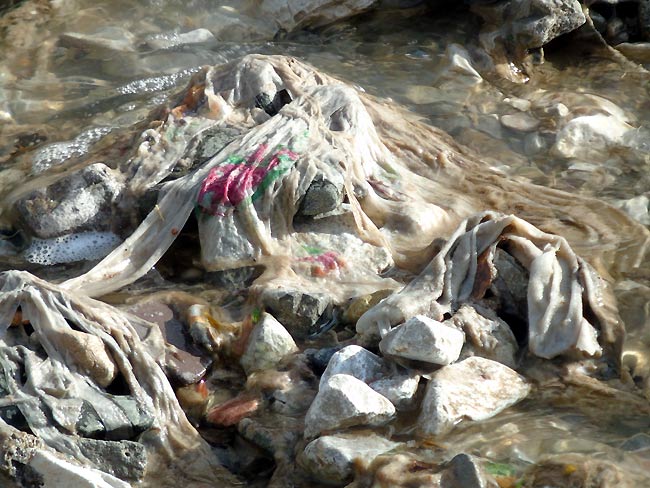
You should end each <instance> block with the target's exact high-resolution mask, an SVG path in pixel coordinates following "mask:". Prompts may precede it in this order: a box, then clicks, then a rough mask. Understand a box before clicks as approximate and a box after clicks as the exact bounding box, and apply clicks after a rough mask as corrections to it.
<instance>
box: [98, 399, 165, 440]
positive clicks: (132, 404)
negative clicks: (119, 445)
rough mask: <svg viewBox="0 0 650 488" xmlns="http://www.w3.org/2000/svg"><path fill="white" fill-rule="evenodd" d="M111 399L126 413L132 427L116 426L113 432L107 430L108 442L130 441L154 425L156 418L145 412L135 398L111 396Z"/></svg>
mask: <svg viewBox="0 0 650 488" xmlns="http://www.w3.org/2000/svg"><path fill="white" fill-rule="evenodd" d="M110 399H111V400H112V401H113V403H115V404H116V405H117V407H119V408H120V410H121V411H122V412H123V413H124V415H125V416H126V418H127V419H128V421H129V422H130V425H122V426H115V427H114V428H113V429H112V430H107V431H106V438H107V439H108V440H124V439H130V438H132V437H134V436H136V435H138V434H141V433H142V432H144V431H145V430H147V429H148V428H149V427H151V426H152V425H153V422H154V418H153V416H152V415H151V413H150V412H147V411H145V410H144V409H143V408H142V407H141V406H140V405H139V404H138V402H137V401H136V400H135V399H134V398H133V397H130V396H122V395H110Z"/></svg>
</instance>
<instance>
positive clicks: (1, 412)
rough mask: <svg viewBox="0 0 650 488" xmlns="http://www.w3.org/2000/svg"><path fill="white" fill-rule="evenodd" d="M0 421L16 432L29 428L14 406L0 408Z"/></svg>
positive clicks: (21, 414)
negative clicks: (16, 430) (13, 428)
mask: <svg viewBox="0 0 650 488" xmlns="http://www.w3.org/2000/svg"><path fill="white" fill-rule="evenodd" d="M0 419H2V420H4V421H5V422H7V423H8V424H9V425H11V426H12V427H15V428H16V429H18V430H22V431H26V430H27V429H28V428H29V425H28V423H27V419H25V416H24V415H23V413H22V412H21V411H20V409H19V408H18V407H17V406H16V405H7V406H5V407H0Z"/></svg>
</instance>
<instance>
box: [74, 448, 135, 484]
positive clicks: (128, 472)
mask: <svg viewBox="0 0 650 488" xmlns="http://www.w3.org/2000/svg"><path fill="white" fill-rule="evenodd" d="M78 446H79V449H80V450H81V453H82V454H83V455H84V456H85V457H86V458H88V460H89V461H91V462H92V463H93V464H94V465H95V467H96V468H97V469H99V470H101V471H104V472H105V473H109V474H112V475H113V476H116V477H118V478H120V479H123V480H130V481H139V480H141V479H142V478H143V476H144V472H145V469H146V467H147V451H146V450H145V448H144V445H142V444H140V443H138V442H131V441H120V442H110V441H100V440H96V439H79V441H78Z"/></svg>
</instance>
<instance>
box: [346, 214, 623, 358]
mask: <svg viewBox="0 0 650 488" xmlns="http://www.w3.org/2000/svg"><path fill="white" fill-rule="evenodd" d="M497 248H500V249H502V250H505V251H506V252H508V253H509V254H510V255H512V256H513V257H514V258H515V259H516V260H517V261H518V262H519V263H521V265H523V267H524V268H526V269H527V270H528V272H529V280H528V291H527V302H528V316H527V317H525V319H527V322H528V334H527V335H528V348H529V349H530V351H531V352H532V353H533V354H535V355H537V356H540V357H543V358H552V357H555V356H558V355H562V354H572V353H579V354H583V355H585V356H600V355H601V354H602V352H603V350H605V351H606V352H607V353H608V357H609V359H612V360H613V361H614V362H617V361H618V358H619V357H620V348H621V346H622V340H623V329H622V326H621V324H620V322H619V321H618V319H617V315H616V312H615V308H614V307H613V306H612V304H613V302H612V300H613V298H612V296H610V295H609V294H608V290H607V288H606V285H605V283H604V282H603V281H602V280H601V279H600V278H598V277H597V275H596V274H595V272H594V270H593V269H592V268H591V266H589V265H588V264H587V263H586V262H585V261H583V260H582V259H581V258H579V257H578V256H576V255H575V253H574V252H573V251H572V250H571V248H570V247H569V245H568V243H567V242H566V240H565V239H564V238H562V237H558V236H554V235H551V234H546V233H544V232H542V231H540V230H539V229H537V228H535V227H534V226H532V225H531V224H529V223H527V222H525V221H523V220H522V219H519V218H517V217H514V216H504V215H499V214H495V213H489V212H488V213H485V214H482V215H477V216H475V217H472V218H470V219H467V220H465V221H464V222H463V223H462V224H461V225H460V226H459V227H458V229H457V230H456V231H455V232H454V234H453V235H452V237H451V238H450V239H449V240H448V241H447V244H446V245H445V246H444V247H443V248H442V249H441V250H440V252H439V253H438V254H437V255H436V256H435V257H434V258H433V260H432V261H431V263H430V264H429V265H428V266H427V267H426V268H425V269H424V270H423V271H422V273H421V274H420V275H419V276H418V277H417V278H415V279H414V280H413V281H412V282H411V283H409V284H408V285H407V286H405V287H404V288H403V289H402V290H401V291H400V292H398V293H395V294H394V295H392V296H390V297H388V298H387V299H385V300H384V301H382V302H380V303H379V304H377V305H376V306H374V307H373V308H371V309H370V310H368V311H367V312H366V313H365V314H364V315H363V316H362V317H361V318H360V319H359V321H358V322H357V332H359V333H361V334H362V335H365V336H367V337H372V336H376V335H379V334H381V335H383V334H386V333H387V332H388V331H389V330H390V329H391V327H392V326H394V325H398V324H400V323H401V322H403V321H405V320H407V319H409V318H410V317H413V316H414V315H416V314H424V315H428V316H431V317H433V318H434V319H436V320H441V319H442V318H443V316H444V314H448V313H451V314H452V315H453V313H455V312H456V310H458V308H459V307H460V306H461V305H462V304H463V303H465V302H467V301H469V300H480V299H481V298H483V295H484V294H485V291H486V290H487V289H488V288H489V287H490V285H491V284H492V281H493V280H494V278H495V277H496V274H497V270H496V268H495V267H494V255H495V252H496V250H497ZM588 317H590V318H591V317H593V318H591V319H588ZM590 320H591V322H590ZM598 331H599V332H600V337H599V335H598ZM599 339H600V342H599Z"/></svg>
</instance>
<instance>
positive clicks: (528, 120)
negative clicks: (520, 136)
mask: <svg viewBox="0 0 650 488" xmlns="http://www.w3.org/2000/svg"><path fill="white" fill-rule="evenodd" d="M501 123H502V124H503V126H504V127H507V128H508V129H512V130H516V131H519V132H532V131H534V130H535V129H537V127H539V120H537V119H536V118H535V117H533V116H532V115H528V114H527V113H523V112H520V113H516V114H507V115H502V116H501Z"/></svg>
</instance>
